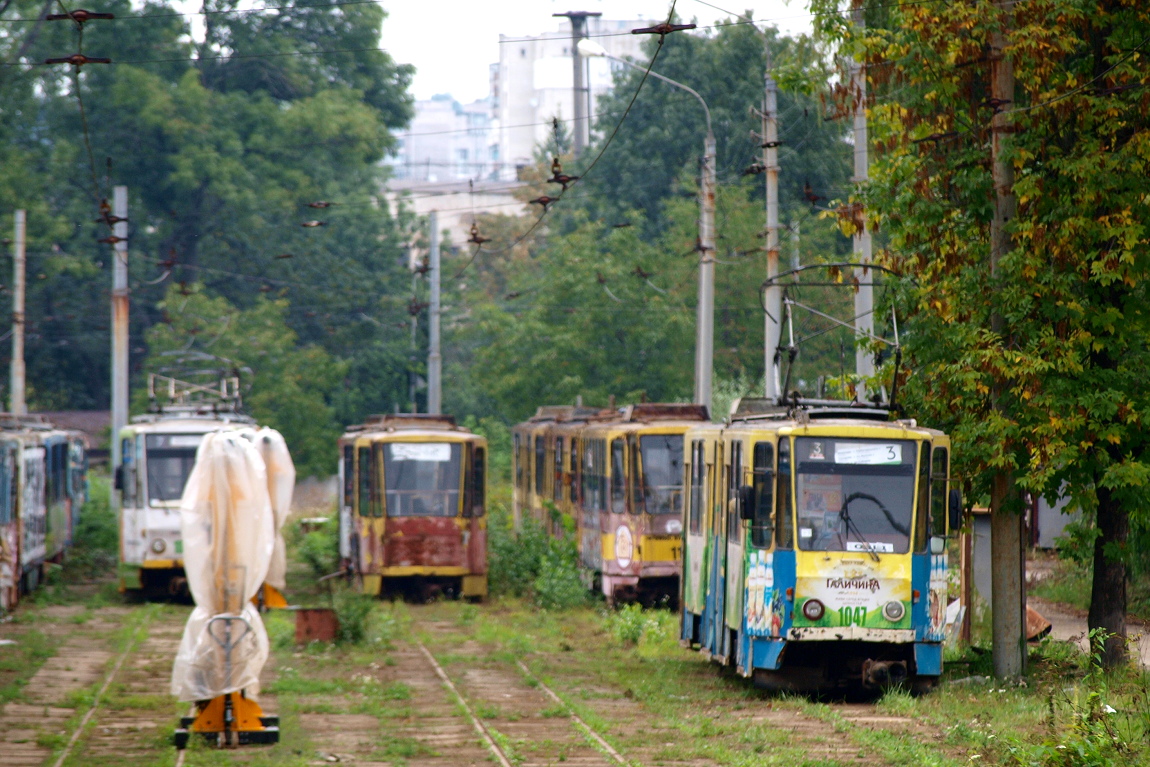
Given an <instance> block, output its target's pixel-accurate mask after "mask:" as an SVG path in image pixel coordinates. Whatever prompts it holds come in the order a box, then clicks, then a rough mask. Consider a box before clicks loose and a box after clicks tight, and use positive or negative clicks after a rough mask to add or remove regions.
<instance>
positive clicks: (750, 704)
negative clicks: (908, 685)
mask: <svg viewBox="0 0 1150 767" xmlns="http://www.w3.org/2000/svg"><path fill="white" fill-rule="evenodd" d="M464 607H466V606H463V605H454V604H450V603H445V604H440V605H435V606H432V607H431V608H428V609H429V611H430V612H429V618H431V617H432V616H434V619H435V620H440V621H443V622H444V623H450V625H452V626H453V627H454V630H455V631H457V632H458V633H459V635H460V637H459V638H458V639H459V641H466V640H473V641H476V642H480V643H483V644H486V645H492V646H494V648H495V649H494V650H493V655H492V657H502V658H503V659H504V660H508V661H510V660H512V659H514V658H523V659H524V660H525V661H526V662H527V663H528V665H529V667H530V668H531V669H532V671H533V672H534V673H536V674H538V675H539V676H540V677H541V678H542V679H544V681H546V682H547V683H548V684H549V685H550V686H552V687H553V688H554V689H555V690H556V691H557V692H558V693H559V694H560V696H561V697H563V699H564V700H565V702H566V703H567V704H568V705H569V706H570V707H571V708H572V709H573V710H575V711H576V712H577V713H579V715H580V716H582V717H583V718H584V719H585V720H586V721H587V722H588V723H589V724H590V725H591V726H592V727H594V728H596V729H597V730H598V731H599V732H601V733H603V734H605V735H606V737H608V738H609V740H610V741H611V742H612V744H613V745H615V746H616V747H617V748H619V749H620V750H622V751H623V752H624V753H625V754H628V755H637V754H638V755H642V758H641V759H639V761H641V762H642V763H644V764H648V763H652V764H657V763H659V762H660V761H681V760H688V761H689V760H707V761H713V762H715V763H717V764H731V765H742V764H772V763H779V764H783V763H787V764H803V763H808V762H809V763H819V764H833V763H835V761H836V759H841V760H848V761H849V760H853V759H848V756H850V757H854V756H855V755H856V754H863V755H865V757H866V758H867V759H869V760H874V761H876V762H878V763H887V764H906V765H912V764H913V765H917V764H937V765H947V764H958V763H966V762H967V761H969V760H975V761H982V762H983V763H987V764H1017V765H1079V764H1080V765H1086V764H1099V765H1107V764H1150V701H1148V698H1150V696H1148V695H1147V692H1148V690H1150V680H1148V679H1147V676H1146V675H1145V673H1143V672H1141V671H1138V670H1133V669H1131V670H1129V671H1127V672H1122V673H1118V674H1111V675H1105V674H1103V673H1102V672H1101V671H1099V670H1098V669H1097V668H1096V667H1095V666H1094V665H1092V663H1091V661H1090V659H1089V658H1088V657H1085V656H1083V655H1081V654H1080V653H1078V652H1077V651H1076V650H1075V649H1074V648H1071V647H1069V646H1067V645H1065V644H1060V643H1055V642H1044V643H1042V644H1040V645H1039V646H1037V647H1033V648H1032V649H1031V662H1030V670H1029V673H1028V676H1027V678H1026V680H1025V681H1024V683H1023V685H1022V686H1011V687H1005V686H998V685H996V684H994V683H993V682H992V681H991V680H990V674H989V668H988V666H989V662H990V659H989V655H988V654H985V653H979V652H975V651H971V652H968V653H965V654H963V653H957V654H952V655H954V656H955V657H954V661H953V662H952V663H951V665H950V668H949V669H948V672H947V674H946V677H945V679H946V680H948V681H944V683H943V684H942V685H940V687H939V688H938V690H937V691H935V692H934V693H932V694H930V695H927V696H924V697H920V698H913V697H911V696H910V695H908V694H907V693H905V692H901V691H891V692H888V693H886V694H885V695H884V696H883V697H882V698H881V699H879V700H878V701H877V703H876V705H875V707H874V710H873V711H872V712H871V713H870V714H869V715H866V716H855V717H851V716H845V715H843V714H841V713H840V711H841V710H842V709H841V708H840V707H839V706H838V705H836V704H834V703H833V702H832V703H825V702H818V701H811V700H808V699H805V698H801V697H769V696H765V695H763V694H761V693H759V692H758V691H756V690H755V689H754V688H753V687H752V686H751V685H750V683H749V682H748V681H747V680H744V679H742V678H739V677H737V676H735V675H732V674H729V673H727V672H725V671H724V670H721V669H719V668H717V667H714V666H710V665H708V664H706V663H705V662H703V661H702V660H701V659H700V658H699V657H698V656H697V655H695V654H694V653H689V652H687V651H684V650H682V649H681V648H679V647H678V644H677V642H676V641H675V637H676V636H677V630H676V628H677V618H676V617H675V616H673V615H671V614H669V613H666V612H661V611H640V610H638V608H626V609H625V610H621V611H618V612H608V611H605V610H602V609H598V610H597V609H593V608H580V609H574V610H567V611H554V612H547V611H540V610H538V609H536V608H534V607H533V606H531V605H530V604H527V603H525V602H522V601H519V600H514V599H504V600H500V601H498V602H496V603H494V604H491V605H488V606H485V607H484V608H482V609H481V611H480V612H479V614H478V616H471V615H467V616H465V615H464V613H463V608H464ZM636 616H641V618H638V619H637V617H636ZM639 620H641V622H642V624H643V626H642V628H641V630H640V631H639V636H638V639H635V631H636V630H635V624H636V622H637V621H639ZM429 641H432V642H433V643H435V645H436V646H435V647H434V648H433V651H436V652H437V654H438V653H441V652H442V653H444V654H445V655H446V656H447V660H446V661H445V662H452V663H461V662H463V658H460V657H457V655H454V654H452V653H451V651H450V648H449V644H450V643H449V642H446V641H445V640H444V639H443V637H442V636H439V637H429ZM451 641H452V642H454V641H457V640H454V639H453V640H451ZM792 715H801V716H802V717H805V718H806V719H808V720H815V721H817V722H821V723H823V724H824V725H825V727H824V728H823V729H822V731H821V732H820V731H819V729H818V728H817V727H815V728H811V727H802V728H800V734H801V735H802V737H801V738H796V735H795V734H794V733H792V732H790V731H789V729H790V728H789V727H788V726H786V725H785V724H781V723H780V720H781V721H782V722H785V721H786V719H787V717H789V716H792ZM892 718H901V719H902V720H904V721H897V720H896V721H890V722H884V721H882V720H884V719H888V720H889V719H892ZM876 720H878V721H877V722H876ZM844 743H845V745H844ZM828 744H830V745H828ZM836 744H837V745H836ZM831 746H833V748H831ZM820 748H823V749H829V750H828V752H827V754H826V755H824V756H820V757H819V758H818V759H813V760H812V759H811V757H810V754H811V753H812V749H814V750H815V751H817V750H818V749H820Z"/></svg>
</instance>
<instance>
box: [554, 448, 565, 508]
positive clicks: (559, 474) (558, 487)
mask: <svg viewBox="0 0 1150 767" xmlns="http://www.w3.org/2000/svg"><path fill="white" fill-rule="evenodd" d="M551 496H552V497H553V498H554V499H555V500H557V501H562V500H563V438H562V437H556V438H555V482H554V486H553V487H552V488H551Z"/></svg>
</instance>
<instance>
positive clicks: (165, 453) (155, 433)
mask: <svg viewBox="0 0 1150 767" xmlns="http://www.w3.org/2000/svg"><path fill="white" fill-rule="evenodd" d="M157 385H160V386H162V387H163V388H162V389H160V390H158V389H157ZM148 395H149V397H150V399H151V402H152V406H151V412H149V413H147V414H145V415H140V416H136V417H134V418H132V421H131V423H130V424H129V425H128V426H125V427H124V428H123V429H121V430H120V434H119V440H120V465H119V466H117V467H116V469H115V488H116V490H118V491H120V492H119V497H120V515H119V516H120V566H119V578H120V589H121V590H131V591H139V592H142V593H143V595H145V596H163V595H170V596H175V595H179V594H183V593H184V592H186V590H187V580H186V578H185V576H184V548H183V541H182V540H181V533H180V498H181V496H182V495H183V493H184V485H185V484H187V481H188V475H189V474H191V471H192V466H193V465H194V464H195V462H196V450H197V449H198V448H199V446H200V442H201V441H202V439H203V436H204V435H205V434H207V433H208V432H214V431H219V430H220V429H229V428H236V429H239V428H243V427H251V426H254V425H255V421H254V420H253V419H252V418H251V417H249V416H246V415H243V414H242V413H240V412H239V408H240V395H239V379H237V378H226V379H223V380H221V381H220V382H219V385H218V387H216V386H200V385H198V384H189V383H186V382H183V381H177V380H175V379H173V378H167V377H164V376H157V375H152V376H149V380H148ZM161 396H164V397H165V402H164V403H163V404H159V397H161Z"/></svg>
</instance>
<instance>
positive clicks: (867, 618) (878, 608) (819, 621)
mask: <svg viewBox="0 0 1150 767" xmlns="http://www.w3.org/2000/svg"><path fill="white" fill-rule="evenodd" d="M826 559H827V558H826V556H825V555H821V554H820V556H818V557H815V558H811V557H800V558H799V562H798V563H797V567H798V572H797V573H796V575H797V578H796V582H795V603H794V616H793V623H792V625H793V626H794V627H796V628H805V627H828V628H838V627H847V626H858V627H862V628H872V629H908V628H910V627H911V620H910V614H911V603H910V591H911V590H910V557H891V556H888V557H884V558H883V560H882V561H881V562H868V563H867V564H866V565H861V566H860V565H857V564H854V563H849V564H848V563H844V562H842V561H841V560H839V561H832V562H827V561H826ZM809 600H818V602H820V603H821V604H822V610H821V611H819V610H817V609H813V610H809V611H805V610H804V609H803V608H804V605H805V604H806V603H807V601H809ZM890 602H901V603H902V609H901V610H893V611H892V610H889V609H888V610H887V611H886V614H884V609H883V608H884V607H887V605H888V603H890ZM819 612H821V615H818V613H819ZM892 613H893V614H894V615H896V616H897V617H898V620H893V621H892V620H890V618H889V617H888V615H890V614H892ZM812 614H813V615H815V616H816V617H814V619H812Z"/></svg>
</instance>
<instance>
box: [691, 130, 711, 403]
mask: <svg viewBox="0 0 1150 767" xmlns="http://www.w3.org/2000/svg"><path fill="white" fill-rule="evenodd" d="M709 123H710V120H709V119H708V127H707V138H706V142H705V143H704V146H703V173H702V183H701V185H700V189H699V251H700V253H699V305H698V313H697V316H696V320H695V327H696V332H697V337H696V339H695V349H696V350H697V353H696V357H695V403H696V404H699V405H703V406H705V407H706V408H707V412H708V413H710V412H711V389H712V383H713V375H714V369H715V184H716V180H715V177H716V174H715V134H714V133H712V132H711V130H710V125H709Z"/></svg>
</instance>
